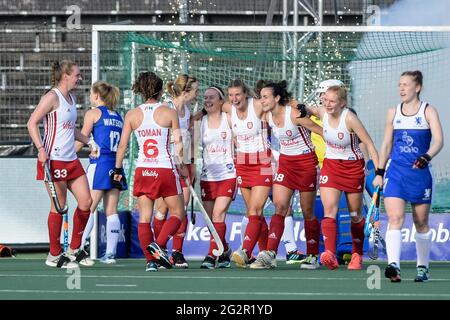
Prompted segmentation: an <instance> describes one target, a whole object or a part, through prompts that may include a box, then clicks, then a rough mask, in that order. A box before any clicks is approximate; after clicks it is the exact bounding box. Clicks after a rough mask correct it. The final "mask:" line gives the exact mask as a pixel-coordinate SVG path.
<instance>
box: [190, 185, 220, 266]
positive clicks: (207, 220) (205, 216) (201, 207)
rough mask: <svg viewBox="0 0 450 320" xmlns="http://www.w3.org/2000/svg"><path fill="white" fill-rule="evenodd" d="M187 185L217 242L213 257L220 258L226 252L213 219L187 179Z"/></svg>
mask: <svg viewBox="0 0 450 320" xmlns="http://www.w3.org/2000/svg"><path fill="white" fill-rule="evenodd" d="M186 184H187V185H188V186H189V191H191V195H192V197H193V198H194V200H195V201H197V203H198V207H199V208H200V212H201V213H202V215H203V219H204V220H205V222H206V225H207V226H208V229H209V232H210V233H211V235H212V236H213V238H214V241H216V244H217V249H214V250H213V251H212V253H213V255H215V256H216V257H218V256H220V255H222V253H223V250H224V248H223V243H222V240H220V237H219V235H218V234H217V230H216V228H214V225H213V223H212V221H211V219H210V218H209V216H208V213H207V212H206V210H205V208H203V204H202V202H201V201H200V199H199V197H198V195H197V192H195V190H194V188H193V187H192V185H191V183H190V181H189V179H186Z"/></svg>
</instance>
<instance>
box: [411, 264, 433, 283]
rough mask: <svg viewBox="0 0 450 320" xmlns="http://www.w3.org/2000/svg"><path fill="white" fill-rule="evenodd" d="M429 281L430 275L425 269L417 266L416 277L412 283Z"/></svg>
mask: <svg viewBox="0 0 450 320" xmlns="http://www.w3.org/2000/svg"><path fill="white" fill-rule="evenodd" d="M429 279H430V273H429V270H428V268H427V267H425V266H417V276H416V278H415V279H414V282H427V281H428V280H429Z"/></svg>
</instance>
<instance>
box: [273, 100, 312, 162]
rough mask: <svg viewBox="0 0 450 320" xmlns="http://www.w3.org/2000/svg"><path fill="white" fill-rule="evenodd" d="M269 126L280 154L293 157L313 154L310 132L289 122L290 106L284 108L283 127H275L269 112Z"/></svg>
mask: <svg viewBox="0 0 450 320" xmlns="http://www.w3.org/2000/svg"><path fill="white" fill-rule="evenodd" d="M268 116H269V121H268V122H269V126H270V127H271V128H272V133H273V135H274V136H275V138H277V139H278V141H279V144H280V150H279V152H280V153H281V154H285V155H289V156H295V155H299V154H305V153H310V152H314V145H313V144H312V142H311V131H309V130H308V129H306V128H305V127H303V126H297V125H295V124H294V123H292V120H291V106H286V107H285V111H284V126H283V127H282V128H279V127H277V126H276V125H275V123H274V122H273V118H272V112H271V111H269V114H268Z"/></svg>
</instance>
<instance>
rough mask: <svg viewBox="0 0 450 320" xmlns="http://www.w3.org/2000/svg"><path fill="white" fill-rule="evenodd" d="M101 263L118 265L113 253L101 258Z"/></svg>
mask: <svg viewBox="0 0 450 320" xmlns="http://www.w3.org/2000/svg"><path fill="white" fill-rule="evenodd" d="M99 261H100V262H101V263H105V264H113V263H116V257H115V256H114V254H112V253H105V255H104V256H103V257H101V258H100V260H99Z"/></svg>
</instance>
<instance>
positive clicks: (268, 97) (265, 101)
mask: <svg viewBox="0 0 450 320" xmlns="http://www.w3.org/2000/svg"><path fill="white" fill-rule="evenodd" d="M259 101H260V102H261V105H262V107H263V111H264V112H267V111H270V110H273V108H275V106H276V105H277V103H278V102H279V101H280V96H276V97H275V96H274V95H273V89H272V88H262V89H261V98H260V100H259Z"/></svg>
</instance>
